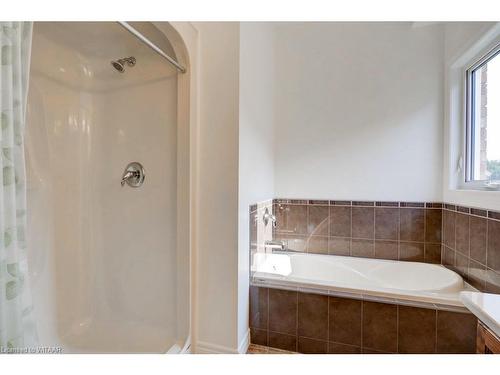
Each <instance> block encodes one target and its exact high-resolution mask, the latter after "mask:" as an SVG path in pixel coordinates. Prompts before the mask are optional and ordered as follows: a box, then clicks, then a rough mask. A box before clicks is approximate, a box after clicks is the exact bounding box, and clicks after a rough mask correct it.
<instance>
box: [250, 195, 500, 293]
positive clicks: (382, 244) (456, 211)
mask: <svg viewBox="0 0 500 375" xmlns="http://www.w3.org/2000/svg"><path fill="white" fill-rule="evenodd" d="M272 202H273V205H272V207H273V212H274V214H275V215H276V217H277V225H276V227H275V228H274V229H273V230H272V233H273V234H272V235H273V239H275V240H283V241H285V243H286V245H287V247H288V248H289V249H291V250H294V251H303V252H310V253H317V254H330V255H342V256H357V257H370V258H378V259H393V260H403V261H416V262H427V263H435V264H440V263H441V264H443V265H445V266H447V267H449V268H451V269H453V270H455V271H457V272H459V273H460V274H461V275H462V276H463V277H464V279H465V280H466V281H468V282H470V283H471V284H473V285H474V286H476V287H479V289H481V288H483V289H482V290H486V288H489V290H498V289H500V283H498V284H497V280H499V279H500V220H498V218H500V213H498V212H495V211H491V210H490V211H488V210H484V209H479V208H470V207H465V206H457V205H454V204H445V203H438V202H386V201H377V202H375V201H345V200H342V201H340V200H311V199H274V200H272ZM257 207H258V205H252V206H250V215H251V223H254V222H255V219H256V216H255V215H256V209H257ZM257 219H258V217H257ZM257 227H258V226H257V225H251V231H255V228H257ZM250 238H251V246H252V249H255V248H256V247H257V246H256V241H257V239H258V238H259V237H258V236H257V235H256V234H255V233H253V232H252V233H251V234H250Z"/></svg>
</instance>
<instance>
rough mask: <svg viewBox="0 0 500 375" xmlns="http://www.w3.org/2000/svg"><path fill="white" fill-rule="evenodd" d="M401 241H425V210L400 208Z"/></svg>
mask: <svg viewBox="0 0 500 375" xmlns="http://www.w3.org/2000/svg"><path fill="white" fill-rule="evenodd" d="M399 217H400V227H399V238H400V239H401V241H417V242H424V240H425V238H424V235H425V232H424V227H425V210H424V209H421V208H406V209H404V210H399Z"/></svg>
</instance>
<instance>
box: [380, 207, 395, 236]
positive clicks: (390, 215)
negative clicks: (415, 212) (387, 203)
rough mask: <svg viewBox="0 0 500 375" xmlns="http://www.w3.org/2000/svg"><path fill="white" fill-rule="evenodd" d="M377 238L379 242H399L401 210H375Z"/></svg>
mask: <svg viewBox="0 0 500 375" xmlns="http://www.w3.org/2000/svg"><path fill="white" fill-rule="evenodd" d="M375 238H376V239H377V240H397V239H398V238H399V209H398V208H379V207H377V208H376V209H375Z"/></svg>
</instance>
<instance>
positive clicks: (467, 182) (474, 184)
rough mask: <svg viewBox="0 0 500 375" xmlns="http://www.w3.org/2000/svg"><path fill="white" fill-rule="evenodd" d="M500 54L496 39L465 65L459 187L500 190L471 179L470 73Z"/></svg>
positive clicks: (486, 182)
mask: <svg viewBox="0 0 500 375" xmlns="http://www.w3.org/2000/svg"><path fill="white" fill-rule="evenodd" d="M499 55H500V42H499V41H498V40H497V41H496V42H495V43H493V44H492V45H490V46H489V47H488V48H487V49H485V50H483V51H482V52H481V53H480V54H478V55H476V56H475V58H474V59H472V60H471V61H470V63H469V64H467V65H466V66H465V69H464V73H463V77H464V83H463V85H464V86H463V87H464V101H463V103H464V104H463V113H464V119H465V121H464V126H463V130H464V131H463V134H462V136H463V150H462V155H464V158H463V159H464V160H463V161H461V164H463V169H462V170H463V173H462V178H461V180H462V181H461V183H460V188H462V189H467V190H500V185H499V186H495V185H490V184H489V183H488V181H487V180H472V179H471V176H472V168H473V165H474V162H473V158H474V150H473V149H472V144H473V136H474V134H473V131H472V130H473V126H474V119H473V117H474V112H473V109H474V108H473V106H474V103H473V96H474V93H473V90H474V88H473V87H472V83H473V82H472V73H473V72H474V71H475V70H476V69H478V68H480V67H481V66H483V65H484V64H486V63H488V61H490V60H492V59H493V58H495V57H497V58H500V57H499Z"/></svg>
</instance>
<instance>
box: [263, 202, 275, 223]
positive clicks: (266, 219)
mask: <svg viewBox="0 0 500 375" xmlns="http://www.w3.org/2000/svg"><path fill="white" fill-rule="evenodd" d="M262 221H263V222H264V225H265V226H267V224H268V223H269V222H271V225H272V226H273V228H276V224H277V222H276V216H274V215H273V214H272V213H270V212H269V209H268V208H267V207H266V210H265V211H264V215H263V216H262Z"/></svg>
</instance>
